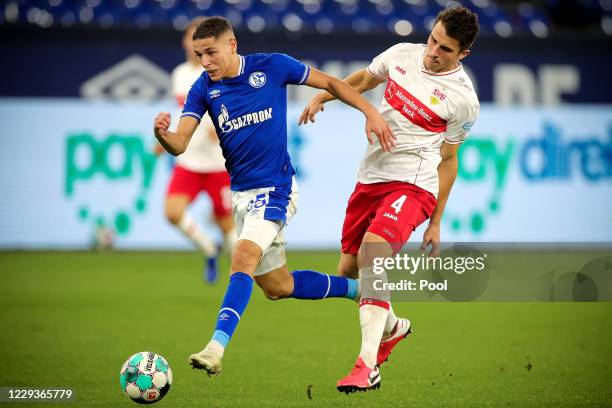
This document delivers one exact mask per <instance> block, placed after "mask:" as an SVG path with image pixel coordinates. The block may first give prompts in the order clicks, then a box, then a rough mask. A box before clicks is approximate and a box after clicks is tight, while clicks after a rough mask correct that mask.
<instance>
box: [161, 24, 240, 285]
mask: <svg viewBox="0 0 612 408" xmlns="http://www.w3.org/2000/svg"><path fill="white" fill-rule="evenodd" d="M203 20H204V18H198V19H194V20H193V21H192V22H191V23H190V24H189V26H188V27H187V29H186V30H185V33H184V35H183V41H182V45H183V48H184V50H185V59H186V61H185V62H183V63H182V64H180V65H179V66H177V67H176V68H175V69H174V70H173V71H172V74H171V79H172V93H173V94H174V97H175V98H176V101H177V104H178V107H179V109H180V110H179V115H177V116H180V112H181V111H182V109H183V106H184V105H185V100H186V99H187V93H188V92H189V88H190V87H191V85H192V84H193V83H194V81H195V80H196V79H197V78H198V77H199V76H200V75H202V72H204V68H203V67H202V65H201V64H200V63H199V61H198V59H197V57H196V55H195V53H194V52H193V44H192V40H191V37H192V36H193V33H194V31H195V29H196V27H197V26H198V24H199V23H201V22H202V21H203ZM177 124H178V121H177V123H174V124H172V125H171V127H173V128H175V127H176V125H177ZM159 148H160V149H161V150H158V151H159V152H161V151H163V148H161V146H159ZM201 192H206V193H207V194H208V196H209V197H210V201H211V204H212V210H213V214H214V220H215V223H216V224H217V225H218V226H219V229H221V232H222V233H223V237H224V240H223V241H224V246H225V247H226V248H227V250H228V251H231V249H232V248H233V247H234V244H235V242H236V231H235V228H234V220H233V218H232V205H231V201H232V199H231V192H230V178H229V174H228V173H227V170H226V169H225V159H224V158H223V153H222V152H221V147H220V146H219V138H218V137H217V133H216V131H215V127H214V126H213V124H212V121H211V120H210V117H209V116H208V115H205V116H204V119H203V120H202V123H200V125H199V126H198V127H197V128H196V130H195V132H194V133H193V136H192V138H191V142H190V143H189V146H188V147H187V149H186V150H185V152H184V153H183V154H181V155H179V156H178V157H177V158H176V165H175V167H174V170H173V173H172V177H171V179H170V183H169V184H168V190H167V193H166V204H165V211H166V218H167V219H168V221H170V223H172V224H173V225H175V226H176V227H177V229H178V230H179V231H181V232H182V233H183V234H184V235H185V236H186V237H187V238H189V239H190V240H191V241H192V242H193V243H194V244H195V245H196V247H197V248H198V249H199V250H200V251H202V253H203V254H204V256H205V258H206V260H205V263H204V267H205V271H204V272H205V279H206V280H207V281H208V282H210V283H212V282H214V281H215V280H216V279H217V255H218V253H217V252H218V248H217V245H216V244H215V242H214V241H213V240H212V239H211V238H210V237H209V236H208V235H207V234H206V233H205V232H204V231H202V228H201V227H200V226H199V225H198V223H197V222H196V221H195V220H194V219H193V217H192V216H191V215H190V214H189V212H188V211H187V207H188V206H189V205H190V204H191V203H192V202H193V200H195V199H196V198H197V196H198V195H199V194H200V193H201Z"/></svg>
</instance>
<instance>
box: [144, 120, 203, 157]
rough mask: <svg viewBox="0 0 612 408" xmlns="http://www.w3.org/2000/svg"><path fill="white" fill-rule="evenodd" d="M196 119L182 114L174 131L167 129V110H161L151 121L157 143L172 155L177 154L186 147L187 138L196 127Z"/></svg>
mask: <svg viewBox="0 0 612 408" xmlns="http://www.w3.org/2000/svg"><path fill="white" fill-rule="evenodd" d="M198 124H199V122H198V120H197V119H196V118H193V117H191V116H183V117H182V118H181V120H180V121H179V124H178V126H177V128H176V132H171V131H169V130H168V127H170V114H169V113H168V112H161V113H160V114H158V115H157V116H156V117H155V121H154V122H153V132H154V133H155V137H156V138H157V140H158V141H159V143H160V144H161V145H162V146H163V147H164V149H166V151H167V152H168V153H170V154H171V155H173V156H178V155H179V154H181V153H183V152H184V151H185V149H187V145H188V144H189V140H191V136H192V135H193V132H195V129H196V127H198Z"/></svg>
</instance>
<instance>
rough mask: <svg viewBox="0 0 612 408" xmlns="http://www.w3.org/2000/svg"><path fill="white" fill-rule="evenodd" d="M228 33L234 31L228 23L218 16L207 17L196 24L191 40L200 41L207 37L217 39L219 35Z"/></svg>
mask: <svg viewBox="0 0 612 408" xmlns="http://www.w3.org/2000/svg"><path fill="white" fill-rule="evenodd" d="M228 31H234V29H233V28H232V25H231V24H230V22H229V21H227V20H226V19H224V18H223V17H218V16H215V17H208V18H206V19H204V21H202V22H201V23H200V24H198V27H197V28H196V30H195V32H194V33H193V38H192V39H193V40H201V39H203V38H208V37H215V38H218V37H219V36H220V35H221V34H224V33H226V32H228Z"/></svg>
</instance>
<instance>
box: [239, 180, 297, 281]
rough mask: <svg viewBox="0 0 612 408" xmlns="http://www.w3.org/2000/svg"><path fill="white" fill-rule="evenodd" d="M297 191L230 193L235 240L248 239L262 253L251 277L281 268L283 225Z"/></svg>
mask: <svg viewBox="0 0 612 408" xmlns="http://www.w3.org/2000/svg"><path fill="white" fill-rule="evenodd" d="M297 199H298V188H297V183H296V182H295V177H294V178H293V179H292V183H291V185H285V186H279V187H266V188H257V189H253V190H246V191H232V212H233V215H234V222H235V223H236V234H237V235H238V239H239V240H240V239H248V240H249V241H253V242H255V243H256V244H257V245H259V247H260V248H261V250H262V252H263V254H262V257H261V260H260V261H259V265H257V269H256V270H255V274H254V275H255V276H260V275H265V274H266V273H268V272H270V271H273V270H274V269H277V268H280V267H281V266H283V265H285V263H286V261H285V244H286V242H285V234H284V233H283V230H284V228H285V225H287V223H288V222H289V221H290V220H291V218H293V216H294V215H295V213H296V211H297Z"/></svg>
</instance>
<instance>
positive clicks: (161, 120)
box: [153, 112, 170, 138]
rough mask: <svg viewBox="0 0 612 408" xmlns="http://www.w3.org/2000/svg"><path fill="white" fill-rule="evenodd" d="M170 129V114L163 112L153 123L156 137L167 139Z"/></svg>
mask: <svg viewBox="0 0 612 408" xmlns="http://www.w3.org/2000/svg"><path fill="white" fill-rule="evenodd" d="M169 127H170V114H169V113H168V112H161V113H159V114H158V115H157V116H156V117H155V121H154V122H153V132H155V136H156V137H162V138H163V137H165V136H166V134H167V132H168V128H169Z"/></svg>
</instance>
